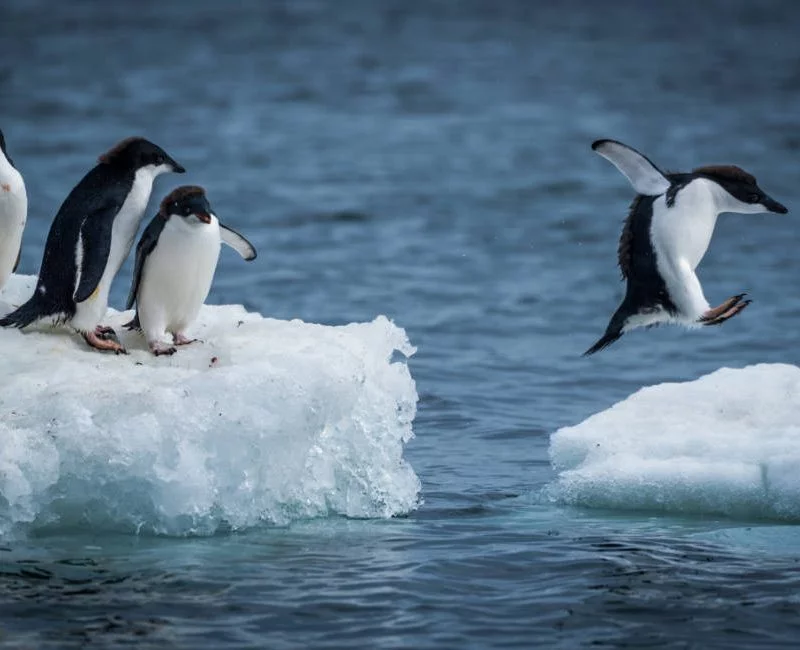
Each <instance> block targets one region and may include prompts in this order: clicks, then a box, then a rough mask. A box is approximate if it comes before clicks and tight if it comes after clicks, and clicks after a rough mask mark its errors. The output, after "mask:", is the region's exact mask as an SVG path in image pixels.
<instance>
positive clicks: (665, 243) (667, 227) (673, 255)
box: [650, 179, 718, 322]
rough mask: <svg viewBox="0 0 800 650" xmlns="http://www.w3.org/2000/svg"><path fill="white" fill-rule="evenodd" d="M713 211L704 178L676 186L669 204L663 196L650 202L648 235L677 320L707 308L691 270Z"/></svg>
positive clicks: (694, 316) (703, 246)
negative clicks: (676, 190) (651, 213)
mask: <svg viewBox="0 0 800 650" xmlns="http://www.w3.org/2000/svg"><path fill="white" fill-rule="evenodd" d="M717 215H718V211H717V206H716V202H715V200H714V195H713V192H712V190H711V188H710V186H709V182H708V181H706V180H705V179H695V180H693V181H692V182H691V183H689V184H688V185H687V186H686V187H684V188H682V189H681V190H679V191H678V193H677V195H676V196H675V202H674V204H673V205H672V207H668V206H667V204H666V198H665V197H664V196H662V197H660V198H659V199H658V200H657V201H655V202H654V203H653V221H652V225H651V227H650V238H651V241H652V243H653V249H654V251H655V253H656V266H657V268H658V271H659V273H660V274H661V277H662V278H663V279H664V283H665V284H666V287H667V291H668V292H669V295H670V298H671V300H672V301H673V303H674V304H675V306H676V307H677V308H678V309H679V310H680V312H681V315H682V319H681V320H686V321H691V322H693V321H695V320H696V319H697V318H698V317H699V316H700V315H702V314H703V313H704V312H705V311H706V310H707V309H708V308H709V305H708V301H707V300H706V298H705V296H704V295H703V289H702V287H701V286H700V281H699V280H698V279H697V276H696V275H695V273H694V270H695V269H696V268H697V265H698V264H699V263H700V261H701V260H702V259H703V256H704V255H705V253H706V251H707V250H708V245H709V243H710V242H711V236H712V235H713V234H714V226H715V225H716V223H717Z"/></svg>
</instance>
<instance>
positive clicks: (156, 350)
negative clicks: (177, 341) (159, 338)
mask: <svg viewBox="0 0 800 650" xmlns="http://www.w3.org/2000/svg"><path fill="white" fill-rule="evenodd" d="M150 351H151V352H152V353H153V354H154V355H155V356H157V357H171V356H172V355H173V354H175V353H176V352H177V351H178V348H176V347H175V346H172V345H169V346H168V345H162V344H161V343H151V344H150Z"/></svg>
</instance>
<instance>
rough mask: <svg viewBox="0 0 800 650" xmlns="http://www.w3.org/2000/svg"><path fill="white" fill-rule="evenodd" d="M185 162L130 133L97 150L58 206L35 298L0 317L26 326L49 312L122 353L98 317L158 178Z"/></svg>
mask: <svg viewBox="0 0 800 650" xmlns="http://www.w3.org/2000/svg"><path fill="white" fill-rule="evenodd" d="M184 171H185V170H184V168H183V167H181V165H179V164H178V163H177V162H175V160H173V159H172V158H171V157H170V156H168V155H167V154H166V152H165V151H164V150H163V149H161V147H159V146H157V145H155V144H153V143H152V142H149V141H148V140H145V139H144V138H140V137H133V138H127V139H125V140H122V141H121V142H119V143H118V144H117V145H116V146H115V147H114V148H112V149H111V150H110V151H108V152H107V153H105V154H103V155H102V156H100V158H99V160H98V164H97V165H96V166H95V167H94V168H93V169H91V170H90V171H89V172H88V173H87V174H86V175H85V176H84V177H83V179H82V180H81V181H80V182H79V183H78V184H77V185H76V186H75V187H74V188H73V190H72V191H71V192H70V193H69V196H67V198H66V199H65V200H64V203H63V204H62V205H61V208H60V209H59V211H58V214H56V216H55V219H54V220H53V224H52V225H51V226H50V232H49V233H48V235H47V242H46V244H45V248H44V256H43V258H42V265H41V270H40V272H39V278H38V282H37V283H36V289H35V290H34V292H33V295H32V296H31V298H30V299H29V300H28V301H27V302H26V303H25V304H23V305H22V306H20V307H19V308H18V309H16V310H15V311H13V312H12V313H10V314H8V315H7V316H6V317H5V318H3V319H0V327H9V326H13V327H19V328H22V327H25V326H27V325H30V324H31V323H33V322H34V321H38V320H41V319H45V318H48V319H50V320H51V321H52V322H54V323H66V324H69V325H70V326H71V327H72V328H74V329H75V330H77V331H78V332H80V333H81V334H82V335H83V338H84V339H85V340H86V342H87V343H88V344H89V345H90V346H92V347H93V348H96V349H98V350H111V351H113V352H116V353H118V354H119V353H125V348H124V347H123V346H122V344H121V343H120V342H119V339H118V338H117V336H116V333H115V332H114V330H113V329H112V328H110V327H103V326H101V325H100V321H101V319H102V318H103V317H104V316H105V314H106V310H107V308H108V292H109V290H110V288H111V282H112V281H113V279H114V277H115V276H116V274H117V272H118V271H119V269H120V267H121V266H122V263H123V262H124V261H125V258H126V257H127V256H128V253H129V252H130V249H131V246H132V245H133V241H134V238H135V237H136V231H137V230H138V229H139V224H140V223H141V220H142V217H143V215H144V210H145V208H146V207H147V202H148V200H149V199H150V193H151V191H152V189H153V181H154V180H155V178H156V177H157V176H158V175H159V174H163V173H165V172H177V173H179V174H180V173H183V172H184Z"/></svg>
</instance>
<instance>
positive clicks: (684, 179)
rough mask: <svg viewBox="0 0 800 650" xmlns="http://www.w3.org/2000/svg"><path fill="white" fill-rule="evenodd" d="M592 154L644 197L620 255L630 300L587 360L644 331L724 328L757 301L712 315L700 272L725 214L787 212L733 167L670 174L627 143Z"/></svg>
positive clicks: (633, 211) (602, 143)
mask: <svg viewBox="0 0 800 650" xmlns="http://www.w3.org/2000/svg"><path fill="white" fill-rule="evenodd" d="M592 149H593V150H594V151H596V152H597V153H598V154H600V155H601V156H603V157H604V158H606V159H607V160H609V161H610V162H611V163H612V164H613V165H614V166H615V167H616V168H617V169H619V171H620V172H622V174H623V175H624V176H625V177H627V179H628V180H629V181H630V183H631V185H633V189H634V190H636V192H637V195H636V198H634V200H633V203H632V204H631V207H630V211H629V213H628V218H627V220H626V221H625V225H624V227H623V230H622V236H621V238H620V242H619V248H618V251H617V253H618V259H619V267H620V270H621V271H622V277H623V279H625V280H626V281H627V287H626V291H625V298H624V299H623V301H622V304H620V306H619V307H618V308H617V310H616V312H614V315H613V316H612V317H611V321H610V322H609V324H608V327H607V328H606V331H605V334H603V336H602V337H601V338H600V339H599V340H598V341H597V342H596V343H595V344H594V345H593V346H592V347H590V348H589V349H588V350H587V351H586V352H584V355H590V354H594V353H595V352H598V351H599V350H602V349H603V348H605V347H608V346H609V345H611V344H612V343H614V341H616V340H617V339H618V338H620V337H621V336H622V335H623V334H624V333H625V332H629V331H631V330H633V329H636V328H638V327H649V326H652V325H656V324H659V323H679V324H683V325H686V326H689V327H694V326H700V325H719V324H720V323H723V322H725V321H726V320H728V319H729V318H732V317H733V316H735V315H736V314H738V313H739V312H741V311H742V310H743V309H744V308H745V307H747V305H748V304H750V301H749V300H743V298H744V295H745V294H739V295H736V296H733V297H731V298H728V300H726V301H725V302H723V303H722V304H721V305H719V306H718V307H714V308H711V306H710V305H709V303H708V301H707V300H706V298H705V296H704V295H703V288H702V286H701V285H700V280H699V279H698V278H697V275H695V269H696V268H697V265H698V264H699V263H700V260H702V259H703V255H705V252H706V250H707V249H708V245H709V243H710V241H711V236H712V234H713V232H714V226H715V225H716V222H717V217H718V216H719V214H720V213H722V212H739V213H744V214H754V213H758V212H776V213H778V214H786V213H787V212H788V210H787V208H785V207H784V206H783V205H781V204H780V203H778V202H777V201H775V200H773V199H772V198H770V197H769V196H767V195H766V194H765V193H764V192H763V190H761V188H759V187H758V185H757V184H756V179H755V178H754V177H753V176H751V175H750V174H748V173H747V172H746V171H744V170H743V169H740V168H739V167H736V166H733V165H712V166H708V167H699V168H697V169H695V170H694V171H692V172H691V173H663V172H661V171H660V170H659V169H658V168H657V167H656V166H655V165H654V164H653V163H652V162H650V160H648V159H647V158H646V157H645V156H643V155H642V154H640V153H639V152H638V151H636V150H634V149H632V148H630V147H628V146H626V145H624V144H622V143H621V142H617V141H615V140H597V141H596V142H594V143H593V144H592Z"/></svg>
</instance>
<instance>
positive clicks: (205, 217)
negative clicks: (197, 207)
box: [194, 212, 211, 223]
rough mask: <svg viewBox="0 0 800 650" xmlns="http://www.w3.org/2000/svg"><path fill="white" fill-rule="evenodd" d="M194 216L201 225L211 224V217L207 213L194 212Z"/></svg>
mask: <svg viewBox="0 0 800 650" xmlns="http://www.w3.org/2000/svg"><path fill="white" fill-rule="evenodd" d="M194 215H195V216H196V217H197V218H198V219H200V221H202V222H203V223H211V215H210V214H208V212H195V213H194Z"/></svg>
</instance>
